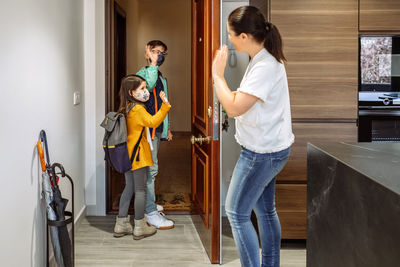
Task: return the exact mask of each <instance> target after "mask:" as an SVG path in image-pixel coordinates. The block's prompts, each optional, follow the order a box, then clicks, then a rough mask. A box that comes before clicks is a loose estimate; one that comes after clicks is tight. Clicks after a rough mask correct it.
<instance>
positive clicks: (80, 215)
mask: <svg viewBox="0 0 400 267" xmlns="http://www.w3.org/2000/svg"><path fill="white" fill-rule="evenodd" d="M86 209H87V207H86V205H85V206H83V207H82V209H81V210H80V211H79V212H78V213H77V215H75V218H74V228H75V233H76V230H77V229H78V227H79V226H80V225H81V223H82V220H83V219H84V218H85V217H86ZM71 231H72V227H68V232H69V234H71ZM49 241H50V240H49ZM50 242H51V241H50ZM49 254H50V255H49V267H53V266H54V267H57V263H56V260H55V258H54V252H53V250H52V249H51V250H50V253H49Z"/></svg>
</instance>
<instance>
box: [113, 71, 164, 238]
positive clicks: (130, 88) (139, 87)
mask: <svg viewBox="0 0 400 267" xmlns="http://www.w3.org/2000/svg"><path fill="white" fill-rule="evenodd" d="M149 95H150V93H149V91H148V90H147V88H146V81H145V80H144V79H143V78H142V77H140V76H137V75H128V76H126V77H124V78H123V79H122V82H121V89H120V92H119V96H120V103H121V104H120V109H119V112H125V117H126V126H127V131H128V138H127V139H128V151H129V153H130V155H129V157H131V156H132V153H133V150H134V147H135V145H136V143H137V142H138V141H139V139H140V142H139V144H138V148H137V150H136V153H135V155H134V157H133V162H132V169H131V170H130V171H127V172H126V173H125V188H124V191H123V192H122V195H121V199H120V202H119V213H118V216H117V220H116V223H115V227H114V237H121V236H124V235H128V234H132V232H133V239H135V240H139V239H142V238H144V237H147V236H151V235H153V234H155V233H156V231H157V230H156V228H155V227H154V226H148V225H147V224H146V219H145V217H144V211H145V205H146V182H147V173H148V170H147V169H148V167H149V166H152V165H153V160H152V157H151V149H150V145H149V143H148V141H147V134H146V133H147V131H148V130H147V129H146V128H145V127H150V128H157V126H159V125H160V124H161V122H162V121H163V120H164V118H165V117H166V116H167V113H168V111H169V109H170V108H171V105H170V104H169V102H168V99H167V98H166V97H165V93H164V92H163V91H162V92H160V97H161V100H162V101H163V104H162V106H161V108H160V110H159V111H158V112H157V113H156V114H155V115H150V114H149V113H148V112H147V111H146V108H145V107H144V103H145V102H146V101H147V100H148V99H149ZM132 106H133V108H132ZM127 111H128V113H127ZM133 193H135V204H134V205H135V219H134V222H135V227H134V230H133V231H132V225H131V223H130V218H129V216H128V209H129V204H130V202H131V198H132V195H133Z"/></svg>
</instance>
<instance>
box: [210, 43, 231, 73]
mask: <svg viewBox="0 0 400 267" xmlns="http://www.w3.org/2000/svg"><path fill="white" fill-rule="evenodd" d="M227 58H228V47H227V46H226V45H223V46H222V47H221V49H219V50H218V51H217V54H216V55H215V58H214V61H213V64H212V76H213V79H216V78H224V71H225V66H226V60H227Z"/></svg>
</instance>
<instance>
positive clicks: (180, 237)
mask: <svg viewBox="0 0 400 267" xmlns="http://www.w3.org/2000/svg"><path fill="white" fill-rule="evenodd" d="M168 217H169V218H171V219H173V220H174V221H175V228H174V229H172V230H166V231H158V232H157V234H156V235H154V236H152V237H148V238H145V239H142V240H139V241H135V240H133V239H132V237H131V236H125V237H122V238H114V237H113V236H112V231H113V227H114V222H115V221H114V220H115V219H114V216H106V217H87V218H85V219H83V220H82V223H81V224H80V225H79V227H78V228H77V230H76V233H75V246H76V248H75V255H76V259H75V262H76V265H75V266H76V267H88V266H96V267H103V266H104V267H106V266H107V267H114V266H115V267H116V266H118V267H133V266H146V267H153V266H157V267H160V266H162V267H164V266H176V267H200V266H212V265H211V264H210V263H209V260H208V257H207V255H206V252H205V250H204V249H203V246H202V244H201V241H200V239H199V236H198V235H197V232H196V229H195V227H194V225H193V223H192V220H191V217H190V216H188V215H174V216H168ZM224 238H225V240H224V241H223V242H224V252H225V253H226V254H225V257H224V261H225V264H223V265H224V266H229V267H233V266H240V262H239V259H238V258H237V253H236V249H235V248H234V246H233V245H232V246H230V245H229V244H233V242H232V239H231V237H229V236H224ZM229 242H230V243H229ZM229 251H230V252H229ZM214 266H215V265H214ZM281 266H285V267H303V266H306V265H305V249H304V248H291V249H283V250H281Z"/></svg>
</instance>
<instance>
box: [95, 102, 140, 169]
mask: <svg viewBox="0 0 400 267" xmlns="http://www.w3.org/2000/svg"><path fill="white" fill-rule="evenodd" d="M134 106H135V104H132V105H130V106H129V107H128V108H127V110H126V113H129V111H130V110H131V109H132V108H133V107H134ZM100 126H101V127H103V128H104V129H105V130H106V131H105V133H104V138H103V148H104V152H105V159H106V160H107V161H108V163H109V164H110V165H111V166H112V167H113V168H114V169H115V170H116V171H117V172H119V173H125V172H127V171H129V170H131V169H132V162H133V157H134V156H135V154H136V151H137V149H138V147H139V143H140V140H141V139H142V135H143V130H144V127H143V130H142V132H141V134H140V137H139V140H138V141H137V143H136V145H135V147H134V148H133V152H132V156H131V158H129V153H128V143H127V130H126V119H125V116H124V114H123V113H118V112H109V113H107V115H106V117H105V118H104V120H103V122H102V123H101V125H100ZM138 158H139V155H138V156H137V158H136V160H139V159H138Z"/></svg>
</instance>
